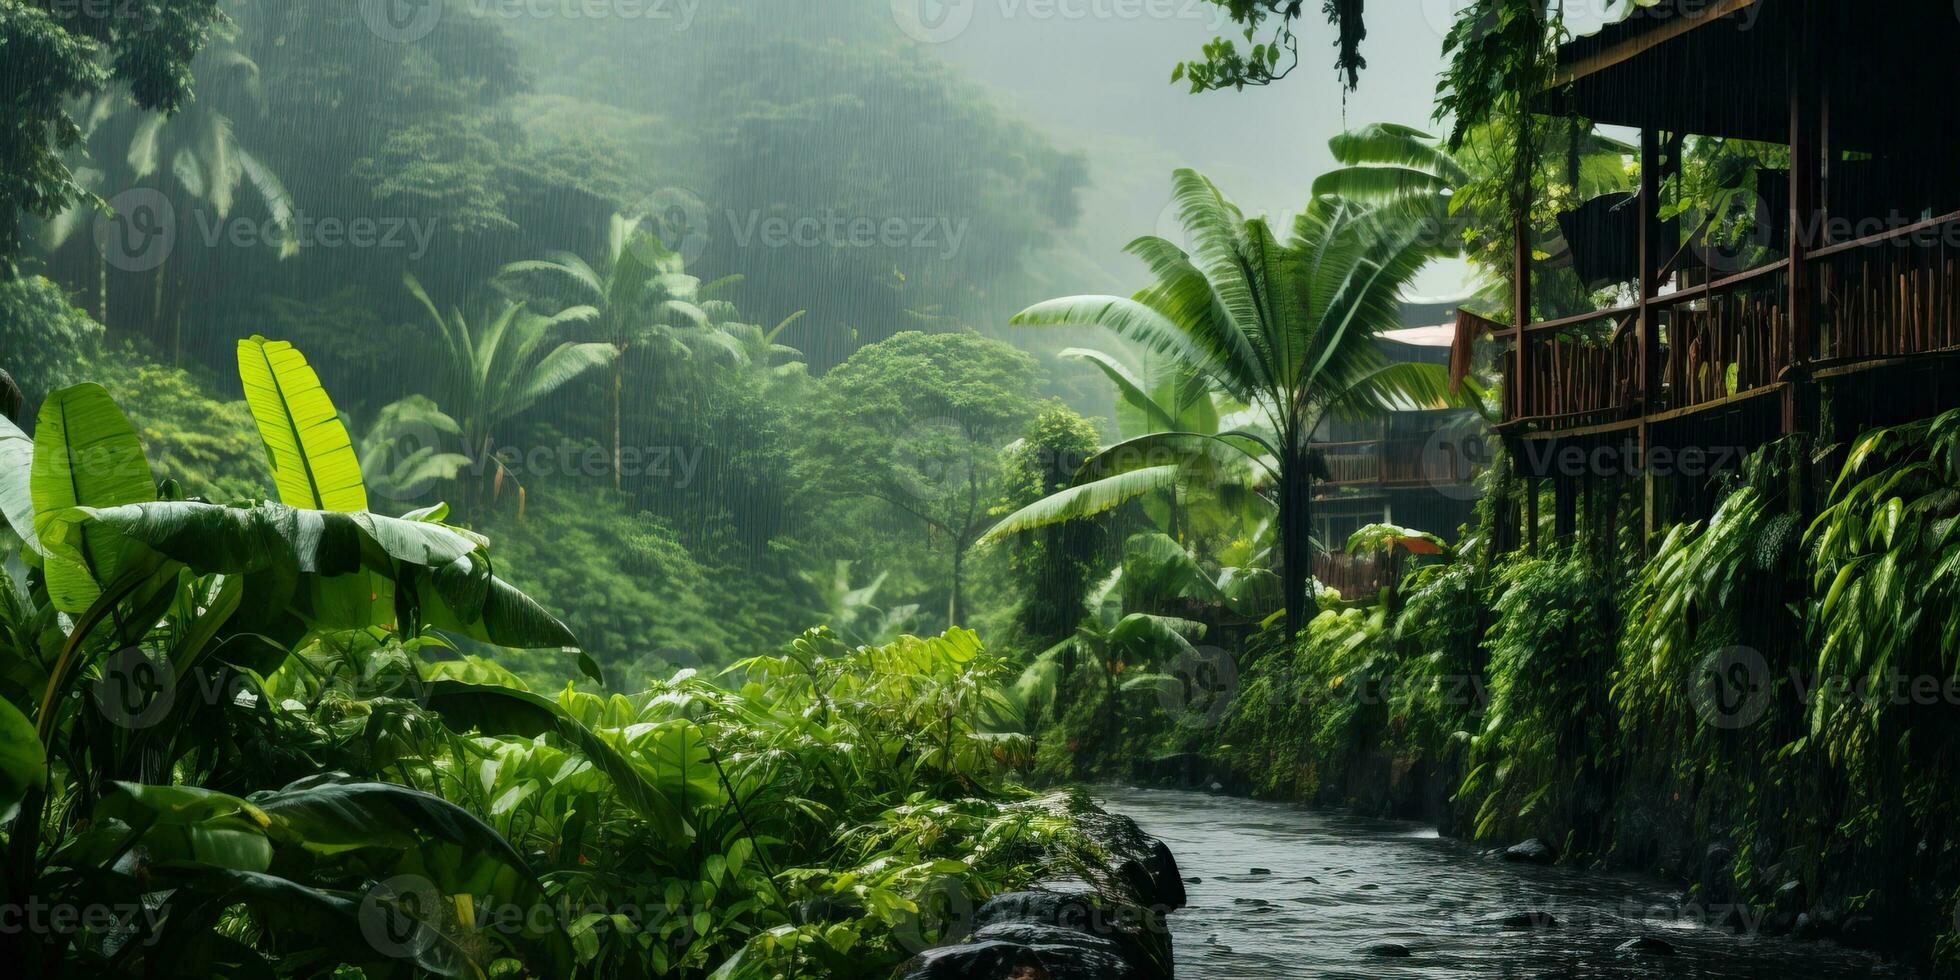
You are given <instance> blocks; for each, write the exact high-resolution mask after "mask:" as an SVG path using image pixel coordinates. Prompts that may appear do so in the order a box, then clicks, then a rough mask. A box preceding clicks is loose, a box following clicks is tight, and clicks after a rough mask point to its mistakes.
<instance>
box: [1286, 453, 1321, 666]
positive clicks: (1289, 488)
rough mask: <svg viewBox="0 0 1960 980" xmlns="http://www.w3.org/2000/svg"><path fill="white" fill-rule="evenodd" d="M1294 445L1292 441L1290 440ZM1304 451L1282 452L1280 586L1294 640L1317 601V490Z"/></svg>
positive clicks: (1287, 622)
mask: <svg viewBox="0 0 1960 980" xmlns="http://www.w3.org/2000/svg"><path fill="white" fill-rule="evenodd" d="M1289 442H1290V440H1289ZM1310 480H1311V475H1310V472H1309V467H1308V463H1307V453H1306V450H1305V449H1304V448H1299V447H1294V446H1292V445H1288V446H1287V447H1286V448H1285V449H1283V450H1281V458H1280V467H1279V533H1280V584H1281V586H1282V587H1283V588H1284V589H1285V600H1286V636H1287V639H1289V640H1292V639H1294V638H1297V637H1298V636H1299V635H1300V631H1301V630H1302V629H1304V628H1305V627H1306V624H1307V619H1308V616H1307V611H1308V610H1309V609H1311V608H1312V603H1313V599H1312V597H1311V596H1309V595H1308V594H1307V583H1308V582H1310V581H1312V579H1313V489H1312V486H1311V483H1310V482H1309V481H1310Z"/></svg>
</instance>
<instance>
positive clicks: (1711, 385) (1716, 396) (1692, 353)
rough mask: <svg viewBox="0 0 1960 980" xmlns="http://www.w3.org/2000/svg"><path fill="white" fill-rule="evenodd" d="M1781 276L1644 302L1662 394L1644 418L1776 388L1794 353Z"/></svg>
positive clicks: (1759, 275)
mask: <svg viewBox="0 0 1960 980" xmlns="http://www.w3.org/2000/svg"><path fill="white" fill-rule="evenodd" d="M1788 273H1789V270H1788V265H1787V263H1785V262H1781V261H1779V262H1774V263H1771V264H1769V265H1766V266H1763V267H1761V268H1758V269H1752V270H1750V271H1748V272H1744V273H1741V274H1739V275H1734V276H1729V277H1727V278H1725V279H1720V280H1716V281H1714V282H1710V283H1706V284H1704V285H1699V286H1694V287H1691V288H1688V289H1683V290H1681V291H1679V292H1676V293H1670V294H1668V295H1666V296H1662V297H1658V298H1656V299H1653V300H1651V301H1650V302H1649V311H1650V314H1651V315H1653V316H1655V317H1656V318H1657V319H1658V321H1659V323H1660V326H1661V344H1660V358H1661V362H1660V363H1661V385H1662V391H1660V392H1657V393H1656V394H1655V396H1654V397H1653V398H1650V399H1648V406H1647V410H1648V411H1649V412H1656V411H1662V410H1666V409H1690V408H1694V407H1696V406H1700V405H1707V404H1712V403H1714V402H1718V401H1721V400H1722V399H1724V398H1727V397H1729V396H1731V395H1738V394H1742V393H1744V392H1748V391H1753V390H1755V389H1757V388H1763V387H1767V386H1769V385H1772V384H1775V383H1776V382H1777V381H1778V380H1779V379H1780V378H1781V377H1782V375H1783V370H1784V369H1785V368H1787V367H1789V365H1790V361H1791V355H1792V352H1793V350H1794V348H1793V347H1792V342H1791V336H1790V311H1789V295H1790V287H1789V274H1788Z"/></svg>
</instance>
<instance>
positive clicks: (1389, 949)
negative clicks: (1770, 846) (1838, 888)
mask: <svg viewBox="0 0 1960 980" xmlns="http://www.w3.org/2000/svg"><path fill="white" fill-rule="evenodd" d="M1093 792H1094V795H1095V797H1096V799H1097V800H1098V802H1099V803H1101V804H1102V806H1103V807H1104V808H1105V809H1107V810H1109V811H1110V812H1112V813H1116V814H1121V815H1123V816H1127V817H1130V818H1133V819H1135V820H1136V822H1137V824H1138V825H1139V826H1140V827H1141V828H1142V830H1143V831H1144V832H1145V833H1147V834H1150V835H1153V836H1155V837H1157V838H1159V839H1161V840H1163V841H1164V842H1165V843H1166V844H1168V845H1169V846H1170V848H1171V851H1172V852H1173V853H1174V854H1176V855H1177V858H1178V863H1179V866H1180V868H1181V869H1182V872H1183V874H1184V877H1185V888H1186V890H1187V892H1188V894H1189V903H1188V905H1187V906H1186V907H1185V908H1184V909H1183V910H1182V911H1180V912H1179V913H1178V914H1177V915H1175V916H1172V917H1170V918H1169V920H1168V922H1169V928H1170V933H1171V936H1172V939H1173V944H1174V948H1175V955H1176V960H1177V969H1178V974H1179V975H1180V976H1184V977H1201V978H1210V977H1231V978H1234V980H1267V978H1271V980H1280V978H1288V980H1291V978H1299V977H1316V978H1319V977H1328V978H1335V977H1356V978H1362V977H1366V978H1374V977H1384V976H1393V977H1437V978H1443V977H1450V978H1457V977H1515V976H1546V975H1556V976H1572V977H1585V976H1604V975H1612V976H1619V977H1625V976H1633V977H1663V976H1665V977H1741V978H1758V977H1760V978H1765V980H1768V978H1787V977H1793V976H1802V977H1807V978H1822V980H1832V978H1840V977H1842V978H1851V977H1907V976H1911V975H1912V974H1911V972H1910V971H1908V970H1906V969H1904V968H1902V967H1898V966H1894V965H1887V964H1885V963H1883V962H1881V961H1880V960H1878V959H1877V958H1875V957H1873V956H1871V955H1869V954H1865V953H1860V952H1856V951H1853V950H1849V949H1845V948H1842V947H1838V946H1835V945H1832V944H1821V943H1800V942H1795V941H1792V940H1789V939H1784V938H1777V937H1770V936H1765V935H1748V934H1745V935H1735V934H1732V933H1729V932H1727V931H1724V930H1721V929H1718V928H1714V927H1711V926H1710V925H1708V924H1706V922H1705V921H1704V920H1705V918H1706V916H1707V910H1705V909H1701V908H1699V907H1697V906H1696V904H1695V903H1694V901H1693V899H1692V898H1691V897H1690V896H1688V895H1687V894H1686V893H1684V892H1681V891H1677V890H1671V889H1669V888H1666V887H1665V886H1663V885H1661V884H1660V883H1658V882H1656V881H1654V880H1653V879H1649V878H1644V877H1640V876H1634V875H1625V874H1612V873H1599V872H1591V871H1584V870H1580V869H1577V868H1572V867H1543V866H1537V865H1531V864H1526V863H1520V862H1512V861H1504V860H1501V859H1498V858H1496V857H1492V856H1486V855H1485V854H1483V853H1482V852H1480V851H1479V850H1478V849H1477V848H1475V847H1474V846H1472V845H1469V844H1466V843H1463V842H1461V841H1457V840H1452V839H1450V838H1448V837H1444V836H1441V835H1439V834H1437V833H1436V832H1435V831H1434V830H1433V829H1431V828H1428V827H1425V826H1423V825H1421V824H1418V823H1412V822H1408V821H1395V820H1379V819H1373V818H1368V817H1361V816H1355V815H1352V814H1349V813H1343V812H1337V811H1324V810H1314V809H1307V808H1304V807H1300V806H1296V805H1290V804H1283V803H1273V802H1262V801H1255V800H1246V799H1238V798H1232V797H1225V796H1218V795H1210V794H1205V793H1200V792H1192V791H1179V790H1162V789H1137V788H1131V787H1099V788H1097V789H1096V790H1094V791H1093Z"/></svg>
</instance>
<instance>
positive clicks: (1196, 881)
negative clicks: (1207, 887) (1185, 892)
mask: <svg viewBox="0 0 1960 980" xmlns="http://www.w3.org/2000/svg"><path fill="white" fill-rule="evenodd" d="M1184 883H1185V884H1187V885H1202V884H1204V883H1205V880H1204V879H1203V878H1186V879H1184Z"/></svg>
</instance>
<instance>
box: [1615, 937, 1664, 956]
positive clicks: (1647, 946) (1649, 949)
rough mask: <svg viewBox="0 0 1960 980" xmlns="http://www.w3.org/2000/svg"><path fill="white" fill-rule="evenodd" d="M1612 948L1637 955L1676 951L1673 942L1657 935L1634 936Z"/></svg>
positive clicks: (1662, 954)
mask: <svg viewBox="0 0 1960 980" xmlns="http://www.w3.org/2000/svg"><path fill="white" fill-rule="evenodd" d="M1613 948H1614V950H1615V951H1616V952H1620V953H1629V954H1633V955H1637V956H1673V955H1675V954H1676V952H1677V951H1676V950H1675V948H1674V944H1673V943H1670V942H1668V941H1667V940H1665V939H1661V938H1660V937H1658V936H1636V937H1634V938H1632V939H1629V940H1627V941H1626V942H1623V943H1621V944H1619V945H1618V946H1615V947H1613Z"/></svg>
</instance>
